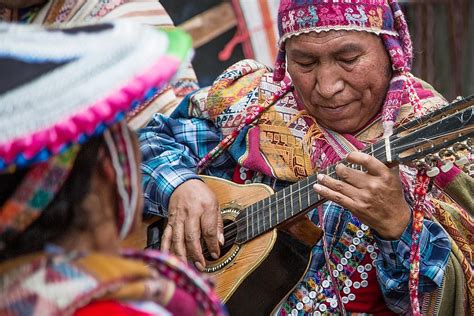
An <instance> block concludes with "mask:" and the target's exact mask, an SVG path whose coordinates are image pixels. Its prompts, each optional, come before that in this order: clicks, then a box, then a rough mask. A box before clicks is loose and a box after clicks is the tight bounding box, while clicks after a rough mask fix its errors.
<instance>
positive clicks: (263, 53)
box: [232, 0, 280, 66]
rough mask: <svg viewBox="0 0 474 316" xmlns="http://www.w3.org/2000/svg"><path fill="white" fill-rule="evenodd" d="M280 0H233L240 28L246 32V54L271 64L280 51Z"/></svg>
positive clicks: (243, 32)
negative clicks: (277, 19)
mask: <svg viewBox="0 0 474 316" xmlns="http://www.w3.org/2000/svg"><path fill="white" fill-rule="evenodd" d="M279 2H280V1H279V0H256V1H249V0H232V5H233V7H234V11H235V15H236V17H237V22H238V26H237V27H238V28H239V29H240V32H241V34H245V35H246V36H245V38H246V40H245V42H244V43H243V47H244V55H245V57H246V58H252V59H255V60H257V61H259V62H261V63H262V64H264V65H267V66H271V65H273V63H274V62H275V59H276V55H277V52H278V46H277V43H278V29H277V23H276V16H277V12H278V4H279Z"/></svg>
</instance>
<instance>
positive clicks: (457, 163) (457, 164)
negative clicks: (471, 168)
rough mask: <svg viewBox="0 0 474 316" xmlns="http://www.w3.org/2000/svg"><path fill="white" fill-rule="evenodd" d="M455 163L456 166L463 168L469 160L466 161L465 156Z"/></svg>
mask: <svg viewBox="0 0 474 316" xmlns="http://www.w3.org/2000/svg"><path fill="white" fill-rule="evenodd" d="M455 163H456V166H458V167H462V166H464V165H465V164H468V163H469V159H467V157H466V156H463V157H461V158H459V159H457V160H456V161H455Z"/></svg>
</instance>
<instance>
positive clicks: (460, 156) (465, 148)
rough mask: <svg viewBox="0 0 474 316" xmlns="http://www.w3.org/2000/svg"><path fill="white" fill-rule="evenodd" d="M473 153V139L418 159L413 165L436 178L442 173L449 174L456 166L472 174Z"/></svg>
mask: <svg viewBox="0 0 474 316" xmlns="http://www.w3.org/2000/svg"><path fill="white" fill-rule="evenodd" d="M473 151H474V148H473V147H472V141H471V138H468V139H467V140H465V141H463V142H456V143H454V144H453V145H452V146H449V147H447V148H443V149H441V150H440V151H438V152H435V153H431V154H428V155H426V156H425V157H424V158H421V159H417V160H415V161H414V162H413V164H414V165H415V166H416V167H417V168H418V169H426V170H427V172H426V174H427V175H428V176H429V177H436V176H437V175H438V174H439V173H440V172H441V171H442V172H448V171H449V170H451V168H452V167H453V166H454V165H456V166H458V167H459V168H460V169H461V170H464V171H465V172H466V173H467V174H470V173H471V171H470V170H469V166H470V157H471V156H472V154H473Z"/></svg>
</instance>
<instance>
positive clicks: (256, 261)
mask: <svg viewBox="0 0 474 316" xmlns="http://www.w3.org/2000/svg"><path fill="white" fill-rule="evenodd" d="M202 178H203V180H204V182H205V183H206V184H207V185H208V186H209V187H210V188H211V190H212V191H213V192H214V193H215V194H216V196H217V199H218V201H219V204H220V207H221V210H222V213H223V219H224V220H225V219H226V218H228V210H241V209H243V208H244V207H245V206H247V205H250V204H252V203H254V202H257V201H259V200H261V199H263V198H265V197H268V196H269V195H271V194H272V193H273V191H272V189H271V188H270V187H268V186H266V185H263V184H248V185H238V184H235V183H233V182H230V181H227V180H223V179H218V178H213V177H206V176H204V177H202ZM293 231H297V230H293ZM316 232H318V231H317V230H316ZM236 248H237V246H234V247H233V248H231V249H230V251H228V252H227V253H221V258H219V259H218V260H216V261H214V262H212V261H211V262H208V265H207V267H206V269H209V267H216V266H219V265H223V266H222V267H221V268H219V269H217V270H216V271H213V272H212V271H209V270H208V272H209V273H210V274H211V275H213V276H214V279H215V283H216V291H217V294H218V296H219V297H220V298H221V299H222V300H223V301H224V302H225V303H226V306H227V308H228V310H229V313H230V314H231V315H269V314H271V313H272V311H273V309H274V308H275V307H277V306H278V305H279V303H280V302H281V301H282V300H283V299H284V298H286V296H287V295H288V294H289V293H290V292H291V291H292V289H293V288H294V287H295V286H296V284H298V283H299V281H300V280H301V278H302V277H303V276H304V274H305V272H306V270H307V268H308V265H309V262H310V258H311V248H312V247H311V246H310V245H307V244H306V243H304V242H302V241H300V240H298V239H297V238H296V237H295V236H291V235H290V234H289V233H287V232H284V231H282V230H279V229H273V230H272V231H270V232H268V233H266V234H263V235H261V236H259V237H257V238H255V239H252V240H250V241H248V242H246V243H245V244H243V245H239V246H238V250H237V251H236V254H235V257H233V258H232V260H231V261H230V262H228V263H227V264H224V263H225V262H226V261H227V260H229V258H231V257H232V256H233V254H234V251H235V249H236Z"/></svg>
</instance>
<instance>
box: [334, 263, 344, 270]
mask: <svg viewBox="0 0 474 316" xmlns="http://www.w3.org/2000/svg"><path fill="white" fill-rule="evenodd" d="M336 269H337V271H342V270H344V266H343V265H342V264H340V263H338V264H337V267H336Z"/></svg>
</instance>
